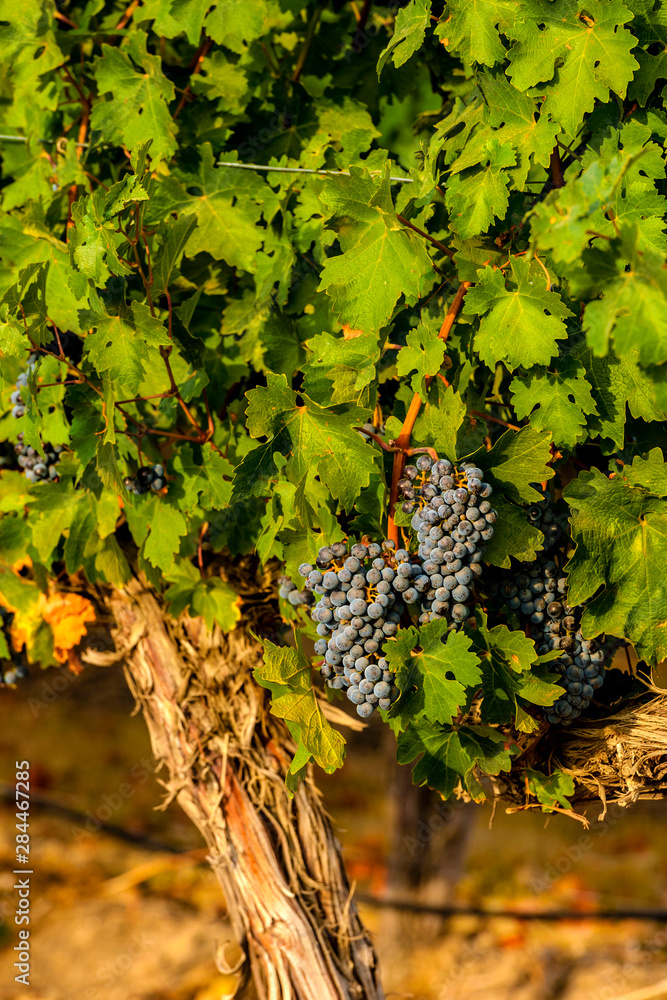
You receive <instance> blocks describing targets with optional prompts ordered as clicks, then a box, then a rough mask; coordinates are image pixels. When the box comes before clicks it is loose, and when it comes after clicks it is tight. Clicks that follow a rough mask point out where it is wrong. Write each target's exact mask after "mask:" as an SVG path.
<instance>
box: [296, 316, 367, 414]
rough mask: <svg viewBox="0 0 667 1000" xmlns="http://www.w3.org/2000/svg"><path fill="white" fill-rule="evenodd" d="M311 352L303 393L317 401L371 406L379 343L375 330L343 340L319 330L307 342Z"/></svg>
mask: <svg viewBox="0 0 667 1000" xmlns="http://www.w3.org/2000/svg"><path fill="white" fill-rule="evenodd" d="M306 347H307V348H308V350H309V351H310V352H311V353H310V355H309V357H308V360H307V362H306V364H305V365H304V366H303V373H304V379H303V389H304V392H305V393H307V395H308V396H310V398H311V399H314V400H315V402H317V403H323V404H326V403H355V404H356V405H358V406H369V404H370V394H369V386H370V385H371V384H372V382H373V381H374V380H375V377H376V367H377V363H378V361H379V360H380V344H379V342H378V338H377V335H376V334H374V333H363V334H361V335H360V336H358V337H352V338H349V339H344V338H343V337H333V336H332V335H331V334H330V333H320V334H317V336H315V337H313V338H312V339H311V340H309V341H307V342H306Z"/></svg>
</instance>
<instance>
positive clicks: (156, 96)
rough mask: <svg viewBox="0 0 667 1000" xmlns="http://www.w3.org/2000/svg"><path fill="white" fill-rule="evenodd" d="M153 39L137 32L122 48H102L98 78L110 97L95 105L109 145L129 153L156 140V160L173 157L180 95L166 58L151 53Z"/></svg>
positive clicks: (153, 148) (97, 63) (96, 122)
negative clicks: (174, 111)
mask: <svg viewBox="0 0 667 1000" xmlns="http://www.w3.org/2000/svg"><path fill="white" fill-rule="evenodd" d="M147 40H148V36H147V35H146V34H145V32H143V31H138V30H136V29H135V30H134V31H132V32H131V33H130V34H129V36H128V37H127V38H126V40H125V41H124V42H123V44H122V46H121V47H120V48H116V47H115V46H111V45H102V55H101V57H100V58H98V59H96V60H95V62H94V64H93V66H94V73H95V79H96V81H97V89H98V91H99V93H100V94H108V95H110V96H109V100H107V101H96V102H95V105H94V107H93V111H92V115H91V125H92V127H93V128H95V129H99V131H100V132H101V133H102V135H103V136H104V138H105V139H106V140H107V141H109V142H112V143H116V142H117V143H119V144H120V145H123V146H127V147H128V148H129V149H134V148H136V147H137V146H138V145H139V144H140V143H143V142H145V141H146V139H151V140H152V144H151V156H153V157H157V158H160V157H165V158H168V157H170V156H171V154H172V153H173V152H174V151H175V149H176V145H177V143H176V134H177V132H178V127H177V125H176V123H175V122H174V120H173V119H172V117H171V115H170V114H169V109H168V107H167V105H168V103H169V101H171V100H173V98H174V94H175V90H174V85H173V83H172V82H171V80H169V79H168V78H167V77H166V76H165V75H164V74H163V72H162V65H161V60H160V57H159V56H157V55H152V54H151V53H150V52H149V51H148V49H147Z"/></svg>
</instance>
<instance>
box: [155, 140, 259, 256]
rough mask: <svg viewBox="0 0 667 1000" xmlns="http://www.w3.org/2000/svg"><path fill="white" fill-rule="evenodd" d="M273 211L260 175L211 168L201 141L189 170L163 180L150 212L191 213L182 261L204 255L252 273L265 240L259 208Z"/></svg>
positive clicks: (206, 146) (208, 147)
mask: <svg viewBox="0 0 667 1000" xmlns="http://www.w3.org/2000/svg"><path fill="white" fill-rule="evenodd" d="M239 175H241V176H240V177H239ZM273 207H274V205H273V193H272V191H271V188H270V187H269V186H268V185H267V184H265V183H264V181H263V180H262V178H261V177H259V176H257V175H250V172H249V171H247V170H234V169H230V168H226V167H216V166H215V157H214V154H213V149H212V147H211V144H210V143H208V142H205V143H204V144H203V145H202V146H200V147H199V148H198V151H197V157H196V159H195V160H194V163H193V165H192V167H191V168H190V169H189V170H187V171H186V170H180V171H179V170H176V171H174V173H173V175H172V176H170V177H169V178H166V179H165V180H164V181H163V183H162V185H161V190H160V191H158V192H157V194H156V197H155V199H154V200H153V202H152V205H151V212H152V213H154V215H155V216H156V217H157V218H160V219H161V218H162V217H163V213H164V212H165V211H166V212H170V211H174V212H178V213H179V214H182V215H185V216H189V215H196V217H197V228H196V229H195V231H194V232H193V233H192V235H191V236H190V238H189V240H188V241H187V244H186V246H185V254H186V256H187V257H194V256H196V254H198V253H202V252H203V251H205V252H206V253H209V254H211V255H212V256H213V257H215V258H217V259H222V260H224V261H226V262H227V263H228V264H230V265H231V266H234V267H239V268H241V269H242V270H244V271H250V272H254V271H255V270H256V268H257V254H258V251H259V249H260V248H261V247H262V245H263V242H264V240H265V239H266V236H267V234H266V230H265V229H263V228H261V227H260V226H259V225H258V223H259V221H260V219H261V217H262V209H263V208H264V210H265V211H267V212H268V214H269V215H270V214H272V210H273ZM151 217H153V216H152V215H151Z"/></svg>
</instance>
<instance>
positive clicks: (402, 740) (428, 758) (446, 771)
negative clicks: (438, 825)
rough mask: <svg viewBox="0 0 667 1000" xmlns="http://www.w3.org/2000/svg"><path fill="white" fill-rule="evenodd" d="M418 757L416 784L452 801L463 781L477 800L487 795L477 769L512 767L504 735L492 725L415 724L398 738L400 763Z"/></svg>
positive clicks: (488, 770) (414, 772)
mask: <svg viewBox="0 0 667 1000" xmlns="http://www.w3.org/2000/svg"><path fill="white" fill-rule="evenodd" d="M416 757H419V760H418V761H417V763H416V765H415V766H414V768H413V770H412V780H413V782H414V784H415V785H428V787H429V788H434V789H435V790H436V791H438V792H440V794H441V795H442V796H444V797H445V798H448V797H449V796H450V795H451V794H452V792H453V791H454V790H455V788H456V787H457V785H458V784H459V782H460V783H461V785H462V787H463V789H464V790H465V791H468V792H469V793H470V794H471V795H472V797H473V798H474V799H475V800H476V801H482V800H483V799H484V798H485V795H484V792H483V791H482V790H481V789H480V787H479V784H478V782H477V780H476V778H475V776H474V770H475V769H476V768H479V770H480V771H482V772H483V773H484V774H499V773H500V772H501V771H509V769H510V765H511V758H510V751H509V750H508V749H507V748H506V746H505V738H504V736H503V734H502V733H499V732H498V730H497V729H492V728H491V726H459V727H455V726H450V725H439V724H437V723H433V722H431V723H428V722H421V723H419V724H418V725H411V726H410V728H409V729H407V730H406V731H405V732H404V733H401V734H400V736H399V737H398V749H397V759H398V763H399V764H409V763H410V762H411V761H413V760H414V759H415V758H416Z"/></svg>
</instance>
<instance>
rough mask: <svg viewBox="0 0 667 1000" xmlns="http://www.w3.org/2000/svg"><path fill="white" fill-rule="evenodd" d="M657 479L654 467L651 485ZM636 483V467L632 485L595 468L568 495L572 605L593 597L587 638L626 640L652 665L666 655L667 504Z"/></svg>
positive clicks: (587, 613)
mask: <svg viewBox="0 0 667 1000" xmlns="http://www.w3.org/2000/svg"><path fill="white" fill-rule="evenodd" d="M654 477H655V471H654V470H652V471H651V476H650V479H649V482H651V481H653V479H654ZM639 479H640V476H639V471H638V470H635V471H634V472H633V476H632V480H629V479H626V478H624V477H621V476H616V477H615V478H614V479H607V477H606V476H604V475H603V474H602V473H601V472H599V471H598V470H597V469H593V470H591V471H590V472H581V473H580V474H579V476H578V477H577V478H576V479H575V480H574V481H573V482H572V483H570V485H569V486H568V487H567V489H566V490H565V492H564V496H565V499H566V500H567V502H568V503H569V505H570V509H571V512H572V516H571V525H572V538H573V541H574V543H575V546H576V549H575V553H574V556H573V557H572V559H571V560H570V562H569V564H568V566H567V573H568V581H569V598H568V599H569V601H570V603H571V604H572V606H573V607H574V606H575V605H577V604H581V603H583V602H585V601H589V600H590V603H589V604H588V606H587V608H586V611H585V613H584V616H583V619H582V630H583V633H584V635H585V636H588V637H592V636H595V635H598V634H599V633H600V632H607V633H609V634H610V635H615V636H618V637H619V638H626V639H628V640H629V641H630V642H632V643H633V644H634V646H635V648H636V650H637V654H638V656H640V657H641V658H643V659H645V660H646V661H647V662H648V663H654V664H655V663H658V662H660V660H662V659H664V657H665V656H666V655H667V627H666V626H665V622H667V580H666V578H665V572H664V565H665V559H666V558H667V502H666V501H665V500H663V499H659V498H658V497H653V496H651V494H650V493H649V492H648V491H647V490H646V489H643V488H641V485H640V483H639ZM600 588H602V590H601V592H600V593H599V594H598V590H600Z"/></svg>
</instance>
